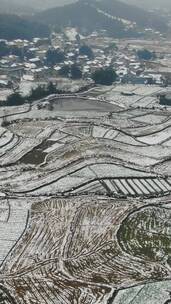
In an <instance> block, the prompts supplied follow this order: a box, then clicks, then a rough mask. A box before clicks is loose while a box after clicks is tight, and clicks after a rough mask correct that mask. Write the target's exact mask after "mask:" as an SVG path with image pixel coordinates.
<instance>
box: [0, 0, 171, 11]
mask: <svg viewBox="0 0 171 304" xmlns="http://www.w3.org/2000/svg"><path fill="white" fill-rule="evenodd" d="M74 1H76V0H29V1H28V0H0V5H1V3H5V6H9V8H10V5H11V4H21V5H22V6H26V7H30V6H31V7H33V8H35V9H42V8H43V9H44V8H48V7H53V6H54V7H55V6H58V5H64V4H68V3H71V2H74ZM113 1H115V0H113ZM121 1H124V2H126V3H130V4H136V5H138V6H141V7H143V8H150V9H151V8H157V7H162V8H168V7H169V8H171V0H121ZM2 7H3V6H2Z"/></svg>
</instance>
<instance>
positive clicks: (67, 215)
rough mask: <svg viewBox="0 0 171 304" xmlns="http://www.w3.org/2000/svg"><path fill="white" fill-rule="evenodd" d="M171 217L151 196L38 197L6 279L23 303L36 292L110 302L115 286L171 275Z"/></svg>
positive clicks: (62, 299)
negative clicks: (141, 198)
mask: <svg viewBox="0 0 171 304" xmlns="http://www.w3.org/2000/svg"><path fill="white" fill-rule="evenodd" d="M148 205H149V206H148ZM170 216H171V212H170V209H169V208H168V209H167V211H166V210H165V208H163V207H162V206H161V205H159V206H157V204H156V206H154V208H153V207H152V205H151V201H150V200H149V201H148V202H146V203H145V206H144V205H143V203H142V202H138V201H134V200H133V201H128V200H127V201H126V200H113V199H109V198H106V199H104V198H102V197H89V198H88V197H77V198H69V199H50V200H45V201H41V202H39V203H38V202H37V203H33V204H32V207H31V211H30V218H29V225H28V226H27V229H26V230H25V232H24V233H23V235H22V237H21V238H20V239H19V241H18V243H17V244H16V246H15V248H13V250H12V251H11V253H10V254H9V255H8V257H7V258H6V260H5V262H4V264H3V266H2V268H1V275H0V283H1V285H3V287H4V289H5V290H7V291H8V292H9V294H11V295H13V296H14V297H15V300H16V302H19V303H21V304H24V303H26V302H28V303H29V302H30V301H31V299H32V298H34V299H36V302H35V303H37V304H39V303H40V304H42V302H43V303H44V304H50V303H52V300H53V301H58V302H59V303H61V304H66V303H67V304H69V303H71V301H77V302H78V303H79V302H80V301H81V303H84V304H96V303H98V302H100V303H103V304H105V303H107V302H108V300H109V299H110V298H111V295H112V293H114V291H115V290H116V289H117V290H119V289H122V288H126V287H127V288H128V287H131V286H136V285H139V284H142V285H144V284H146V283H147V282H148V281H149V279H150V280H152V281H154V282H155V281H156V280H158V278H159V277H160V280H162V279H163V280H165V279H168V278H169V277H170V275H171V272H170V268H169V267H167V265H166V263H165V261H166V259H167V263H168V264H169V265H170V258H169V256H170V252H169V251H168V246H167V244H170V241H171V240H170V226H169V221H170ZM166 224H167V225H166ZM156 232H159V233H160V234H162V238H161V239H159V236H156ZM144 240H145V242H144ZM155 244H157V245H161V249H162V250H161V249H160V248H159V247H157V248H159V249H158V250H156V246H155ZM147 246H148V248H149V251H145V248H146V247H147ZM168 255H169V256H168ZM1 278H2V279H3V281H2V282H1ZM20 290H22V292H20ZM85 293H86V298H85ZM116 300H117V298H116ZM54 303H55V302H54ZM114 303H115V302H114ZM116 303H117V302H116Z"/></svg>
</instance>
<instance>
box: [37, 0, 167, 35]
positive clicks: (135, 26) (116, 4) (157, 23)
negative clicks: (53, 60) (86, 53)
mask: <svg viewBox="0 0 171 304" xmlns="http://www.w3.org/2000/svg"><path fill="white" fill-rule="evenodd" d="M34 19H36V20H39V21H41V22H44V23H46V24H49V25H51V26H61V27H65V26H74V27H77V28H78V29H79V30H80V31H84V32H92V31H94V30H106V31H107V32H108V34H110V35H112V36H115V37H129V36H138V35H139V33H140V32H142V31H143V29H144V28H146V27H148V28H153V29H154V30H157V31H160V32H166V31H167V25H166V23H165V21H164V20H163V19H162V18H161V17H159V16H156V15H155V14H153V13H150V12H147V11H145V10H143V9H141V8H138V7H136V6H134V5H129V4H126V3H123V2H120V1H117V0H100V1H95V0H94V1H92V0H91V1H89V0H87V1H85V0H80V1H77V2H76V3H72V4H69V5H65V6H64V7H56V8H52V9H48V10H45V11H43V12H40V13H37V14H35V16H34Z"/></svg>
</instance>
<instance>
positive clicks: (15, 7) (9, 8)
mask: <svg viewBox="0 0 171 304" xmlns="http://www.w3.org/2000/svg"><path fill="white" fill-rule="evenodd" d="M23 2H24V1H22V2H21V1H20V0H0V8H1V14H18V15H21V14H31V13H33V12H35V10H34V9H33V7H31V6H29V5H28V4H27V3H25V4H24V3H23ZM27 2H28V1H27Z"/></svg>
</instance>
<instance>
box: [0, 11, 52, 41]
mask: <svg viewBox="0 0 171 304" xmlns="http://www.w3.org/2000/svg"><path fill="white" fill-rule="evenodd" d="M48 35H49V28H48V26H47V25H45V24H41V23H38V22H36V21H30V20H28V19H26V18H24V17H19V16H16V15H11V14H9V15H8V14H1V15H0V39H7V40H12V39H28V40H30V39H32V38H33V37H46V36H48Z"/></svg>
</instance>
